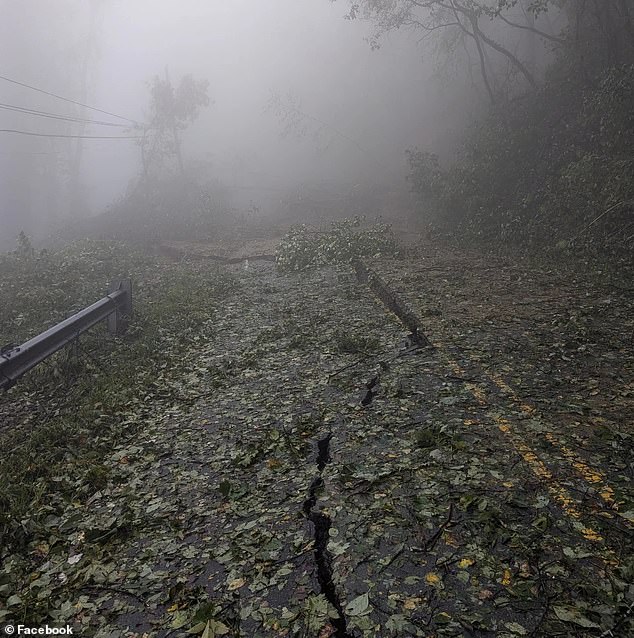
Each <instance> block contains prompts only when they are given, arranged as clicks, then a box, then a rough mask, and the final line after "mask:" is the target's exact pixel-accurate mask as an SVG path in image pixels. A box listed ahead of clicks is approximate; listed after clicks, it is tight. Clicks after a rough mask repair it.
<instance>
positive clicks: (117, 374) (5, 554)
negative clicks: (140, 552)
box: [0, 236, 236, 617]
mask: <svg viewBox="0 0 634 638" xmlns="http://www.w3.org/2000/svg"><path fill="white" fill-rule="evenodd" d="M123 276H130V277H132V280H133V286H134V289H133V306H134V315H133V317H132V321H131V324H130V327H129V329H128V331H127V333H126V334H125V335H123V336H119V337H112V336H110V335H108V334H107V333H106V331H105V327H103V326H98V327H96V328H95V329H93V330H92V331H90V332H88V333H86V334H85V335H83V336H82V337H81V338H80V339H79V340H78V341H77V342H76V344H75V346H72V347H69V348H66V349H64V350H62V351H60V352H59V353H57V354H56V355H54V356H53V357H51V358H49V359H48V360H47V361H46V362H44V363H43V364H41V365H40V366H39V367H38V368H36V369H35V370H34V371H32V372H31V373H29V374H28V375H27V376H26V377H24V378H23V379H21V380H20V381H19V382H18V384H17V385H16V386H15V387H14V388H12V389H11V390H10V391H9V392H7V393H6V394H4V395H3V396H1V397H0V423H1V428H0V440H1V444H2V448H3V450H4V451H5V453H4V454H3V455H2V458H1V459H0V546H1V547H2V556H0V559H1V560H2V562H3V563H4V565H5V568H6V569H5V571H4V573H2V574H1V575H0V600H1V599H2V597H3V595H4V593H6V592H8V591H10V587H9V585H8V582H9V581H10V580H11V578H12V576H11V574H10V573H9V571H7V570H8V569H9V568H11V565H12V562H13V568H16V569H18V571H19V566H18V565H17V564H16V563H19V560H18V559H17V556H18V554H16V553H15V552H20V553H21V552H24V551H33V548H34V547H35V545H37V542H36V541H38V539H39V542H44V543H45V544H47V547H48V549H47V553H48V552H49V551H50V552H54V548H53V547H52V546H53V545H54V544H55V535H54V534H53V533H52V531H51V520H54V519H55V516H56V515H57V514H58V513H59V511H61V509H63V508H64V507H66V506H67V505H68V504H69V503H70V502H74V503H75V504H76V505H77V506H79V505H80V504H81V503H82V502H84V500H85V499H86V498H88V497H89V496H90V495H91V494H94V492H95V491H98V490H99V489H100V488H102V487H103V486H104V485H105V484H106V483H107V481H108V470H107V468H106V467H105V466H104V465H103V464H102V463H101V459H102V456H103V454H105V453H106V452H107V451H108V450H111V449H112V446H113V442H114V441H120V440H122V439H123V440H124V439H126V438H129V437H132V436H133V435H134V433H135V431H136V430H137V429H138V428H139V427H143V424H144V421H145V420H146V419H147V418H148V416H149V415H150V414H151V413H153V412H156V410H161V409H166V408H167V407H169V406H171V405H173V404H176V403H178V404H179V405H189V404H191V403H192V402H193V401H194V400H195V399H197V398H198V396H190V395H189V394H188V391H187V390H186V389H185V384H184V383H183V379H184V378H186V377H187V375H191V374H196V371H195V370H193V369H192V364H191V359H190V358H188V356H187V353H188V352H189V351H190V350H191V349H192V348H196V346H197V344H198V343H199V342H200V341H201V340H203V339H206V338H208V337H209V336H210V335H211V334H213V332H214V328H213V321H214V312H215V310H216V309H217V308H218V306H219V304H221V303H222V301H223V300H224V299H226V298H227V296H228V295H230V294H231V293H232V291H234V290H235V289H236V283H235V281H234V280H233V277H232V276H231V274H229V273H227V272H226V271H221V270H219V269H217V268H216V267H215V266H214V265H204V264H202V265H201V264H196V265H191V264H188V263H185V262H181V263H178V264H174V263H169V264H168V263H163V262H161V261H159V260H157V258H155V257H153V256H152V255H148V254H146V253H143V252H139V251H138V250H136V249H133V248H130V247H126V246H124V245H122V244H120V243H117V244H115V243H109V242H97V241H88V240H86V241H83V242H78V243H74V244H71V245H69V246H67V247H65V248H63V249H61V250H56V251H42V252H36V251H35V250H33V248H32V247H31V245H30V243H29V241H28V239H27V238H26V237H24V236H22V237H21V239H20V243H19V246H18V249H17V250H16V251H14V252H13V253H10V254H6V255H3V256H2V257H0V297H2V299H3V304H2V307H1V309H0V343H1V344H5V345H9V344H15V343H21V342H22V341H24V340H26V339H28V338H29V337H32V336H35V335H36V334H39V333H40V332H41V331H42V330H44V329H46V328H47V327H50V326H51V325H53V324H55V323H56V322H58V321H60V320H61V319H63V318H65V317H67V316H69V315H71V314H72V313H74V312H76V311H78V310H79V309H81V308H83V307H84V306H86V305H88V304H90V303H92V302H94V301H96V300H97V299H99V298H100V297H102V296H103V295H104V294H105V293H106V292H107V288H108V284H109V283H110V282H111V281H114V280H117V279H118V278H121V277H123ZM60 533H61V535H63V532H62V531H61V530H60ZM27 548H29V549H27ZM9 556H13V557H14V559H13V561H12V562H11V561H9V562H7V560H8V558H9ZM7 566H8V567H7ZM3 602H4V603H5V605H6V604H8V606H9V610H6V609H5V611H0V617H6V615H7V613H9V611H11V612H13V611H14V609H12V606H14V605H17V604H19V602H18V601H17V600H15V599H14V600H13V601H6V600H5V601H3Z"/></svg>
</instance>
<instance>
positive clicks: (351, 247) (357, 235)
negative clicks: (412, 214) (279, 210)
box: [277, 217, 398, 272]
mask: <svg viewBox="0 0 634 638" xmlns="http://www.w3.org/2000/svg"><path fill="white" fill-rule="evenodd" d="M362 223H363V219H362V218H361V217H354V218H352V219H344V220H341V221H337V222H333V223H332V224H331V226H330V228H329V229H328V230H317V229H314V228H310V227H308V226H306V225H301V226H294V227H293V228H291V229H290V230H289V232H288V233H287V234H286V235H285V236H284V237H283V238H282V241H281V242H280V246H279V248H278V251H277V266H278V268H279V269H280V270H281V271H283V272H292V271H297V270H303V269H305V268H311V267H317V266H322V265H325V264H333V263H340V264H341V263H350V262H351V261H353V260H354V259H356V258H358V257H363V256H370V255H395V254H397V253H398V242H397V240H396V237H395V236H394V233H393V232H392V228H391V226H390V225H389V224H374V225H372V226H369V227H365V228H364V227H363V226H362Z"/></svg>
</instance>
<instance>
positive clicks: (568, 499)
mask: <svg viewBox="0 0 634 638" xmlns="http://www.w3.org/2000/svg"><path fill="white" fill-rule="evenodd" d="M439 352H440V354H441V356H442V358H443V359H444V360H445V363H446V364H447V365H448V366H449V367H450V368H451V370H452V371H453V372H454V374H456V375H459V376H463V377H464V376H465V374H466V373H465V371H464V370H463V368H462V367H461V366H460V365H459V364H458V363H457V362H456V361H454V360H453V359H451V358H450V357H449V356H448V355H447V354H445V353H444V351H439ZM465 387H466V388H467V389H468V390H469V392H471V394H472V395H473V396H474V398H475V399H476V401H477V402H478V404H479V405H483V406H484V405H487V401H486V394H485V393H484V391H483V390H482V388H480V387H479V386H478V385H476V384H475V383H473V382H471V381H465ZM509 389H510V388H509ZM528 407H529V408H530V406H528ZM489 416H490V417H491V418H492V419H493V420H494V421H495V423H496V424H497V426H498V428H499V430H500V431H501V432H503V433H504V434H505V435H506V436H507V437H508V438H509V440H510V441H511V443H512V444H513V446H514V447H515V449H516V450H517V451H518V453H519V454H520V456H521V457H522V459H523V460H524V462H525V463H526V464H527V465H528V467H529V468H530V469H531V471H532V472H533V474H535V476H536V477H537V478H538V479H539V480H540V481H542V482H543V483H544V484H545V485H546V489H547V490H548V492H549V494H550V495H551V496H552V497H553V499H554V500H555V501H556V502H557V503H558V504H559V506H560V507H561V509H562V510H563V511H564V512H565V513H566V514H567V515H568V516H570V518H572V519H574V520H577V521H580V519H581V512H580V511H579V510H578V509H577V507H576V506H575V504H574V499H573V498H572V496H571V495H570V493H569V492H568V490H566V488H564V487H563V486H562V485H560V484H559V483H558V482H557V480H556V479H555V477H554V476H553V474H552V472H551V471H550V470H549V469H548V468H547V467H546V465H545V464H544V463H543V461H541V460H540V459H539V457H538V456H537V454H536V453H535V452H534V451H533V450H532V449H531V448H530V447H529V446H528V445H527V444H526V443H525V442H524V441H523V440H522V438H521V437H520V436H519V435H518V434H516V433H515V432H513V430H512V428H511V424H510V422H509V421H508V419H505V418H503V417H501V416H499V415H498V414H495V413H489ZM581 534H582V535H583V537H584V538H585V539H587V540H589V541H592V542H595V543H600V542H603V540H604V539H603V536H601V534H599V533H598V532H596V531H595V530H594V529H592V528H591V527H587V526H583V527H582V528H581Z"/></svg>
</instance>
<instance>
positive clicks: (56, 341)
mask: <svg viewBox="0 0 634 638" xmlns="http://www.w3.org/2000/svg"><path fill="white" fill-rule="evenodd" d="M131 314H132V282H131V281H130V280H129V279H123V280H121V281H118V282H116V283H115V284H113V285H112V286H110V291H109V293H108V294H107V295H106V296H105V297H104V298H103V299H100V300H99V301H97V302H96V303H94V304H92V305H91V306H88V307H87V308H84V309H83V310H80V311H79V312H78V313H77V314H75V315H73V316H72V317H69V318H68V319H65V320H64V321H62V322H61V323H58V324H57V325H56V326H53V327H52V328H49V329H48V330H46V331H45V332H42V333H41V334H39V335H38V336H37V337H34V338H33V339H30V340H29V341H27V342H25V343H23V344H22V345H21V346H16V347H14V348H11V349H9V350H4V351H2V352H0V389H2V390H8V389H9V388H10V387H11V386H13V385H15V383H16V381H17V380H18V379H19V378H20V377H21V376H22V375H23V374H25V373H26V372H28V371H29V370H31V369H32V368H34V367H35V366H36V365H37V364H38V363H41V362H42V361H44V359H46V358H47V357H49V356H50V355H52V354H53V353H54V352H57V351H58V350H60V349H61V348H63V347H64V346H65V345H67V344H69V343H71V342H72V341H73V340H75V339H77V337H79V335H80V334H82V333H83V332H86V330H89V329H90V328H92V327H93V326H94V325H95V324H97V323H99V322H100V321H103V320H104V319H108V331H109V332H110V333H111V334H121V333H122V332H124V331H125V329H126V328H127V324H128V318H129V317H130V316H131Z"/></svg>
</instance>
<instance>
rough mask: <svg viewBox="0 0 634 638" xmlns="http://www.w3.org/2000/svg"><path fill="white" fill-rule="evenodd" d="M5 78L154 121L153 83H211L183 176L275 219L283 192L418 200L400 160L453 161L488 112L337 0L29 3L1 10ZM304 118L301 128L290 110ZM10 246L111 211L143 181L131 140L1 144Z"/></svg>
mask: <svg viewBox="0 0 634 638" xmlns="http://www.w3.org/2000/svg"><path fill="white" fill-rule="evenodd" d="M1 7H2V12H3V15H4V16H5V19H4V20H3V23H2V26H0V31H1V32H0V38H1V40H2V52H3V55H2V60H3V64H2V69H1V72H0V74H1V75H2V76H5V77H6V78H8V79H11V80H15V81H18V82H21V83H24V84H27V85H30V86H33V87H35V88H39V89H42V90H44V91H48V92H50V93H54V94H56V95H60V96H62V97H66V98H69V99H71V100H74V101H76V102H79V103H82V104H87V105H89V106H93V107H97V108H99V109H101V110H102V111H107V112H108V113H112V114H115V115H118V116H123V117H125V118H129V119H131V120H134V121H137V122H140V123H144V122H146V121H147V118H148V107H149V97H150V96H149V88H148V87H149V82H150V81H151V79H152V78H153V77H154V76H157V75H158V76H160V77H165V73H166V72H167V73H168V74H169V77H170V80H171V81H172V82H173V83H174V84H177V82H178V81H179V79H180V78H181V77H183V76H185V75H188V74H189V75H192V76H193V77H194V78H195V79H206V80H208V82H209V91H208V93H209V97H210V98H211V104H210V105H209V107H207V108H203V109H202V110H201V112H200V115H199V117H198V119H197V120H196V121H195V122H194V123H193V124H192V125H191V126H189V127H188V128H187V129H186V130H185V131H184V132H183V155H184V158H185V162H186V164H187V166H188V168H191V167H192V166H194V165H197V166H199V167H200V166H203V167H204V171H203V172H205V174H206V178H208V179H212V180H215V181H216V182H220V183H222V184H223V185H224V187H225V192H226V193H227V194H228V197H229V199H230V202H229V204H230V205H231V206H232V207H233V208H236V209H241V208H249V207H256V208H257V209H258V210H260V211H264V212H266V213H273V214H274V213H275V212H276V211H275V208H276V206H278V205H279V202H280V201H281V198H282V197H283V196H284V194H285V193H287V192H289V191H292V190H293V189H298V188H300V189H301V188H302V187H303V186H305V185H312V186H316V187H324V185H329V187H330V188H334V189H340V190H341V189H344V190H346V189H348V190H349V189H353V188H355V187H356V188H361V187H362V185H364V184H375V183H381V184H385V185H386V188H388V189H393V190H395V191H399V190H400V191H403V192H405V191H406V190H407V185H406V183H405V175H406V173H407V170H406V166H405V150H406V149H407V148H411V147H415V146H417V145H424V146H425V147H427V148H431V149H434V150H435V152H440V153H443V152H445V150H446V149H447V148H450V147H451V145H452V144H453V142H454V141H455V139H456V138H457V136H458V135H459V133H460V131H461V129H462V127H463V126H464V121H466V120H468V119H469V118H470V117H471V116H472V115H473V114H474V113H476V112H477V110H478V108H479V106H478V105H479V103H480V102H479V101H478V100H477V99H476V100H474V99H472V98H469V99H466V98H464V93H463V90H464V87H463V86H462V85H461V84H460V83H456V82H454V84H453V85H449V84H448V83H447V82H445V81H443V80H441V79H438V78H436V77H435V67H436V64H435V60H434V58H433V56H432V55H431V54H430V53H429V52H425V51H424V49H423V48H422V47H421V45H420V44H419V42H418V40H419V39H420V36H419V35H416V34H412V33H410V32H406V31H402V32H400V31H399V32H395V33H392V34H390V35H389V36H388V37H386V38H384V39H383V41H382V46H381V48H380V49H379V50H376V51H375V50H372V48H371V47H370V45H369V43H368V38H369V37H370V35H371V31H370V26H369V25H368V24H367V23H366V22H363V21H361V20H345V19H344V14H345V12H346V10H347V9H348V6H347V5H346V3H343V2H334V3H333V2H329V1H328V0H305V1H303V2H297V1H296V0H270V1H267V2H266V3H264V2H261V1H259V0H232V1H231V2H224V1H220V0H214V1H206V0H186V1H184V2H183V1H178V2H177V1H172V0H162V1H161V2H151V1H149V0H135V2H122V1H118V0H92V1H91V2H79V1H78V0H74V1H73V0H63V1H61V2H55V3H51V2H46V1H45V0H27V1H25V2H19V3H16V2H10V1H8V0H4V1H3V2H2V3H1ZM0 86H1V87H2V93H1V97H2V99H1V100H0V102H2V103H4V104H7V105H11V106H18V107H20V108H27V109H35V110H41V111H45V112H47V113H53V114H58V115H65V116H71V117H77V116H80V117H82V118H87V119H97V120H100V121H101V120H104V121H108V122H113V123H118V124H124V125H125V124H127V122H126V121H124V120H122V119H119V118H116V117H112V116H109V115H106V114H104V113H99V112H97V111H94V110H88V109H85V108H82V107H79V106H77V105H75V104H71V103H68V102H64V101H61V100H59V99H56V98H54V97H52V96H50V95H46V94H43V93H40V92H35V91H33V90H30V89H28V88H26V87H24V86H20V85H17V84H15V83H10V82H7V81H3V80H0ZM276 96H277V99H278V106H279V104H280V103H281V104H282V105H288V104H293V105H294V106H295V107H297V108H298V109H299V110H300V111H301V115H299V116H296V117H295V118H294V121H293V124H294V125H293V126H290V127H288V126H286V127H285V125H284V123H283V122H282V121H281V118H280V113H279V109H278V110H277V111H276V109H275V108H271V102H272V99H273V100H274V99H275V97H276ZM0 114H1V117H2V126H1V127H0V128H2V129H14V130H21V131H27V132H38V133H41V134H47V135H50V134H62V135H95V136H103V135H108V136H115V135H122V136H126V135H136V134H138V130H137V131H135V130H134V129H125V128H115V127H107V126H102V125H93V124H86V125H84V124H82V123H76V122H66V121H63V120H56V119H50V118H44V117H34V116H33V115H32V114H29V113H24V112H23V111H22V112H16V111H13V110H6V109H4V110H2V111H0ZM0 136H1V137H0V144H1V147H0V162H1V166H2V169H1V178H0V243H1V244H2V246H1V247H2V248H3V249H7V248H8V247H10V246H11V245H12V243H13V241H14V238H15V235H16V234H17V233H18V232H19V231H20V230H24V231H25V232H27V233H28V234H31V235H34V236H35V237H36V238H41V237H44V236H45V235H46V234H47V233H49V232H50V231H52V230H54V229H55V228H56V227H57V226H58V225H59V224H60V223H63V222H64V220H68V219H76V218H84V217H87V216H91V215H95V214H98V213H101V212H102V211H103V210H105V209H106V208H107V207H108V206H109V205H110V204H111V203H112V202H113V201H116V200H117V199H118V198H120V197H121V196H122V195H123V194H124V193H125V192H126V189H128V187H129V186H130V184H133V183H134V181H135V180H136V179H138V176H139V174H140V171H141V160H140V148H139V145H138V144H137V143H136V141H135V140H110V139H109V140H98V139H81V140H78V139H58V138H46V137H32V136H26V135H23V134H16V133H8V132H3V133H0Z"/></svg>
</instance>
